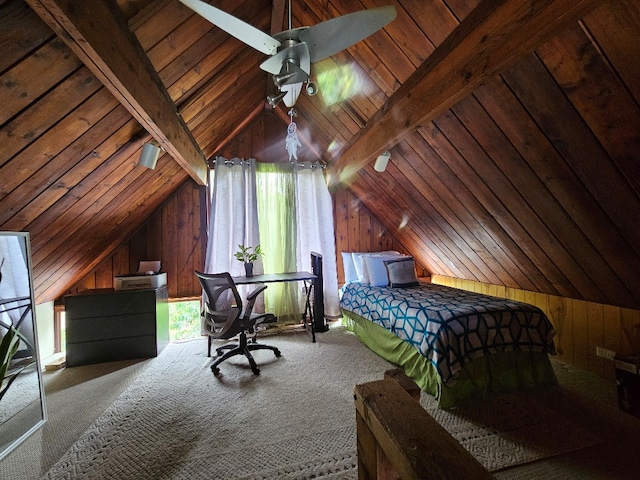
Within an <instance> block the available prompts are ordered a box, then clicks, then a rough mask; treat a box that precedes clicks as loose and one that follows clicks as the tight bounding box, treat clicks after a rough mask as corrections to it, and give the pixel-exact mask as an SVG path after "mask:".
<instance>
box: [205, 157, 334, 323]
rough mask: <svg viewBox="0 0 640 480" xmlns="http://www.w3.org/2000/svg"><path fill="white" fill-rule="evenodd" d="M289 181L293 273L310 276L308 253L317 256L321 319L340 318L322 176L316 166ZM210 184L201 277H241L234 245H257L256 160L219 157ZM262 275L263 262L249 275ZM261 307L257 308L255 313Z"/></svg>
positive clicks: (300, 170) (330, 214)
mask: <svg viewBox="0 0 640 480" xmlns="http://www.w3.org/2000/svg"><path fill="white" fill-rule="evenodd" d="M292 175H294V176H295V177H296V180H295V184H296V187H295V192H296V193H295V195H296V201H295V211H296V214H295V217H294V216H292V217H291V219H292V221H295V222H296V223H297V228H295V229H293V230H294V231H296V232H297V238H295V239H292V241H294V242H295V243H294V244H295V245H296V247H295V249H296V269H297V270H306V271H311V256H310V254H311V252H318V253H320V254H322V257H323V258H322V260H323V276H324V284H323V286H324V304H325V315H326V316H327V317H330V318H331V317H339V316H340V307H339V303H338V302H339V301H338V276H337V270H336V254H335V235H334V230H333V206H332V201H331V195H330V194H329V190H328V188H327V184H326V181H325V178H324V174H323V171H322V169H321V168H320V167H318V165H317V164H311V165H309V164H307V165H306V166H300V168H297V169H296V168H293V169H292ZM210 183H211V182H210ZM212 183H213V185H210V186H209V187H210V188H212V189H213V192H212V193H213V194H212V203H211V208H210V213H209V228H208V232H209V238H208V242H207V254H206V261H205V272H206V273H218V272H230V273H231V275H233V276H237V275H238V276H239V275H244V269H243V265H242V264H241V263H240V262H239V261H237V260H236V259H235V258H234V256H233V254H234V253H235V252H236V251H237V247H238V245H239V244H244V245H251V246H255V245H258V244H260V243H261V242H260V235H259V228H258V207H257V195H256V163H255V160H254V159H251V160H248V161H246V160H240V159H237V158H235V159H233V160H225V159H223V158H221V157H218V158H217V159H216V168H215V172H214V174H213V182H212ZM292 206H293V205H292ZM263 271H264V270H263V265H262V262H261V261H259V262H257V263H256V266H255V267H254V273H255V274H260V273H263ZM267 273H277V272H267ZM241 294H242V292H241ZM261 297H262V296H261ZM259 298H260V297H259ZM261 306H262V305H256V308H260V307H261ZM258 311H260V310H258Z"/></svg>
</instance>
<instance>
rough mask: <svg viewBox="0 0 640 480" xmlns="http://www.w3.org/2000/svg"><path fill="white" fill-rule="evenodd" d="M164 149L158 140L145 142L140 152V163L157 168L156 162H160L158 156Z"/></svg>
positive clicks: (150, 167)
mask: <svg viewBox="0 0 640 480" xmlns="http://www.w3.org/2000/svg"><path fill="white" fill-rule="evenodd" d="M162 150H163V148H162V147H161V146H160V145H159V144H158V142H155V141H153V142H149V143H145V144H144V145H143V146H142V152H141V153H140V159H139V160H138V165H141V166H143V167H146V168H149V169H151V170H153V169H154V168H156V163H157V162H158V157H159V156H160V152H161V151H162Z"/></svg>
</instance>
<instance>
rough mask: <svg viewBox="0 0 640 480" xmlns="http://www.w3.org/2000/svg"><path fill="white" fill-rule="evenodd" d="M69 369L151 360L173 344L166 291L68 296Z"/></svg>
mask: <svg viewBox="0 0 640 480" xmlns="http://www.w3.org/2000/svg"><path fill="white" fill-rule="evenodd" d="M64 303H65V312H66V314H65V318H66V335H67V338H66V344H67V366H68V367H73V366H77V365H86V364H90V363H101V362H111V361H115V360H129V359H134V358H149V357H155V356H157V355H158V354H159V353H160V352H161V351H162V349H163V348H164V347H165V345H166V344H167V343H169V304H168V291H167V287H166V285H165V286H162V287H159V288H154V289H145V290H114V289H111V288H106V289H98V290H85V291H82V292H79V293H77V294H73V295H66V296H65V297H64Z"/></svg>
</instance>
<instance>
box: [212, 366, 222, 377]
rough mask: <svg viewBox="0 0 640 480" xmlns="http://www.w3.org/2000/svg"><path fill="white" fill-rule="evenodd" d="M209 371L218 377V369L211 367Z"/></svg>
mask: <svg viewBox="0 0 640 480" xmlns="http://www.w3.org/2000/svg"><path fill="white" fill-rule="evenodd" d="M211 371H212V372H213V374H214V375H215V376H216V377H217V376H218V375H220V369H219V368H218V367H211Z"/></svg>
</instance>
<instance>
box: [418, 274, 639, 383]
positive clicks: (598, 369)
mask: <svg viewBox="0 0 640 480" xmlns="http://www.w3.org/2000/svg"><path fill="white" fill-rule="evenodd" d="M431 282H432V283H437V284H439V285H447V286H449V287H454V288H459V289H462V290H467V291H471V292H478V293H483V294H485V295H493V296H496V297H501V298H509V299H512V300H517V301H521V302H527V303H530V304H532V305H535V306H537V307H539V308H540V309H542V310H543V311H544V312H545V313H546V314H547V316H548V317H549V319H550V320H551V322H552V323H553V325H554V327H555V329H556V332H557V333H556V338H555V343H556V349H557V351H558V355H557V356H556V357H555V358H556V359H557V360H560V361H562V362H566V363H568V364H571V365H575V366H576V367H578V368H580V369H582V370H587V371H590V372H592V373H595V374H597V375H599V376H602V377H605V378H611V379H613V378H614V376H615V375H614V373H615V371H614V367H613V362H612V361H610V360H605V359H603V358H600V357H597V356H596V347H604V348H607V349H609V350H613V351H614V352H619V353H622V352H638V351H640V311H638V310H631V309H628V308H621V307H615V306H612V305H604V304H601V303H595V302H587V301H584V300H576V299H571V298H564V297H558V296H555V295H547V294H544V293H539V292H532V291H528V290H519V289H517V288H509V287H505V286H503V285H489V284H486V283H480V282H474V281H472V280H464V279H460V278H451V277H445V276H443V275H432V277H431Z"/></svg>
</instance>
